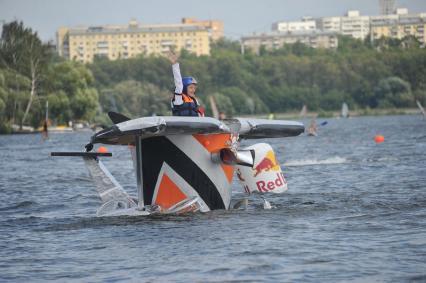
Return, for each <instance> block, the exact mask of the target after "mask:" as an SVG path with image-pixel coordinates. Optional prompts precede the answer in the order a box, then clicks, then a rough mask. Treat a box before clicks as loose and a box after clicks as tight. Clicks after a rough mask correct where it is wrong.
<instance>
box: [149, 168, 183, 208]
mask: <svg viewBox="0 0 426 283" xmlns="http://www.w3.org/2000/svg"><path fill="white" fill-rule="evenodd" d="M184 199H187V196H186V195H185V194H184V193H183V192H182V191H181V190H180V189H179V187H178V186H177V185H176V184H175V183H173V181H172V180H170V178H169V177H168V176H167V175H166V174H164V175H163V178H162V179H161V183H160V186H159V187H158V192H157V198H156V199H155V204H158V205H160V206H161V207H162V208H170V207H171V206H173V205H175V204H177V203H178V202H180V201H183V200H184Z"/></svg>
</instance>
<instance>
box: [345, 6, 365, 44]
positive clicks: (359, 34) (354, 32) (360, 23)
mask: <svg viewBox="0 0 426 283" xmlns="http://www.w3.org/2000/svg"><path fill="white" fill-rule="evenodd" d="M340 32H341V34H343V35H349V36H352V37H353V38H357V39H365V38H366V37H367V35H368V34H369V33H370V17H369V16H361V15H360V14H359V11H348V13H347V14H346V16H344V17H341V30H340Z"/></svg>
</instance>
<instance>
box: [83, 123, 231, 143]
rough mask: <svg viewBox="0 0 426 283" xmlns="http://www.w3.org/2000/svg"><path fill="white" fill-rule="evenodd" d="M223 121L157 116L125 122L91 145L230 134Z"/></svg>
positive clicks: (103, 131) (105, 131)
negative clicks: (141, 139) (168, 137)
mask: <svg viewBox="0 0 426 283" xmlns="http://www.w3.org/2000/svg"><path fill="white" fill-rule="evenodd" d="M229 132H230V129H229V127H228V126H227V125H225V124H224V123H222V122H221V121H219V120H217V119H214V118H210V117H178V116H155V117H142V118H137V119H132V120H128V121H124V122H121V123H118V124H115V125H114V126H112V127H110V128H107V129H105V130H102V131H100V132H97V133H96V134H95V135H94V136H92V140H91V143H104V144H121V145H128V144H132V143H134V141H135V138H134V137H135V136H141V137H142V138H148V137H154V136H169V135H192V134H215V133H229Z"/></svg>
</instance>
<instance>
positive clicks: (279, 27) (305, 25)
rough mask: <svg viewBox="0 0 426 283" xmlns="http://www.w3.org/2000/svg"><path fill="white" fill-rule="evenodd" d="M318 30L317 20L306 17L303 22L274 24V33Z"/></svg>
mask: <svg viewBox="0 0 426 283" xmlns="http://www.w3.org/2000/svg"><path fill="white" fill-rule="evenodd" d="M316 29H317V27H316V23H315V20H313V19H312V18H311V17H304V18H302V20H301V21H292V22H276V23H273V24H272V31H276V32H294V31H313V30H316Z"/></svg>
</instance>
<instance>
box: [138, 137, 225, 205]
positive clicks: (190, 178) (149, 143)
mask: <svg viewBox="0 0 426 283" xmlns="http://www.w3.org/2000/svg"><path fill="white" fill-rule="evenodd" d="M164 162H166V163H167V164H168V165H169V166H170V167H171V168H173V170H175V171H176V173H178V174H179V175H180V176H181V177H182V178H183V179H184V180H185V181H186V182H187V183H188V184H189V185H190V186H191V187H193V188H194V189H195V190H196V191H197V193H198V194H199V195H200V197H201V198H202V199H203V200H204V202H205V203H206V204H207V205H208V207H209V208H210V209H211V210H213V209H225V205H224V203H223V200H222V197H221V195H220V194H219V192H218V190H217V188H216V187H215V185H214V184H213V182H212V181H211V180H210V178H209V177H208V176H207V175H206V174H205V173H204V171H203V170H201V169H200V168H199V167H198V166H197V165H196V164H195V163H194V162H193V161H192V160H191V159H190V158H189V157H188V156H187V155H186V154H185V153H184V152H182V151H181V150H180V149H179V148H178V147H177V146H175V145H174V144H173V143H172V142H171V141H170V140H169V139H167V138H166V137H152V138H148V139H144V140H142V172H143V188H144V200H145V204H151V202H152V197H153V195H154V189H155V185H156V183H157V179H158V175H159V174H160V170H161V166H162V165H163V163H164Z"/></svg>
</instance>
